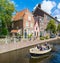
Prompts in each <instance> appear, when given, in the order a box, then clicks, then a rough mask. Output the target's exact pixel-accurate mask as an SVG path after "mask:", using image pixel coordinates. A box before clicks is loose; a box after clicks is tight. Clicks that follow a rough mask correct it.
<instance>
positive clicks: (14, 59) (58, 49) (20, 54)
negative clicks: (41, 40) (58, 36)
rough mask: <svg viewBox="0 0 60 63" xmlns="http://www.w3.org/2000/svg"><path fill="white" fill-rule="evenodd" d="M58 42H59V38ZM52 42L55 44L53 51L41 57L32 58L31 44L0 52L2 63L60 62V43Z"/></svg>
mask: <svg viewBox="0 0 60 63" xmlns="http://www.w3.org/2000/svg"><path fill="white" fill-rule="evenodd" d="M56 42H58V43H59V40H58V41H56ZM52 44H53V46H54V48H53V51H51V52H50V53H48V54H46V55H44V56H41V57H40V58H34V59H33V58H31V56H30V54H29V49H30V48H31V47H33V46H31V47H27V48H24V49H20V50H16V51H12V52H8V53H5V54H0V63H60V44H57V43H55V41H54V42H53V43H52Z"/></svg>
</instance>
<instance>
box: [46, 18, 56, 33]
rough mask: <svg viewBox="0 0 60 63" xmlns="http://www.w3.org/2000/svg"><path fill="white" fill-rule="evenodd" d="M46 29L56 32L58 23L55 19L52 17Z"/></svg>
mask: <svg viewBox="0 0 60 63" xmlns="http://www.w3.org/2000/svg"><path fill="white" fill-rule="evenodd" d="M46 31H50V34H51V33H54V34H55V33H56V24H55V21H54V20H53V19H51V20H50V21H49V23H48V25H47V28H46Z"/></svg>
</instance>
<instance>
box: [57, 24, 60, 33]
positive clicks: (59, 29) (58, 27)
mask: <svg viewBox="0 0 60 63" xmlns="http://www.w3.org/2000/svg"><path fill="white" fill-rule="evenodd" d="M57 31H58V32H60V24H58V26H57Z"/></svg>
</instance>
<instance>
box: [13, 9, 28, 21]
mask: <svg viewBox="0 0 60 63" xmlns="http://www.w3.org/2000/svg"><path fill="white" fill-rule="evenodd" d="M27 10H28V9H24V10H23V11H21V12H17V13H16V15H15V16H13V17H12V20H13V21H17V20H19V19H20V18H23V16H24V14H25V12H26V11H27Z"/></svg>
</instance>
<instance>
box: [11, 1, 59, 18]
mask: <svg viewBox="0 0 60 63" xmlns="http://www.w3.org/2000/svg"><path fill="white" fill-rule="evenodd" d="M11 2H12V3H13V4H14V5H15V9H16V10H17V11H22V10H24V9H26V8H28V9H29V10H30V11H31V12H32V11H33V10H34V8H35V6H36V5H37V4H41V9H42V10H44V11H45V12H47V13H48V14H50V15H51V16H53V17H57V18H58V19H60V0H11Z"/></svg>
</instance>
